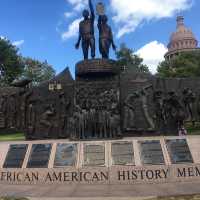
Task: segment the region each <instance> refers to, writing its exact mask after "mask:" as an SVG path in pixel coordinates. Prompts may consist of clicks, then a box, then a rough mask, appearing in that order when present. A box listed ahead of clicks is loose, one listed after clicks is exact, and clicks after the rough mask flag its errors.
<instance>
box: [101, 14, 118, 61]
mask: <svg viewBox="0 0 200 200" xmlns="http://www.w3.org/2000/svg"><path fill="white" fill-rule="evenodd" d="M107 22H108V17H107V16H106V15H100V16H99V19H98V29H99V51H100V53H101V55H102V58H104V59H108V58H109V50H110V47H111V45H112V48H113V50H116V46H115V43H114V40H113V34H112V29H111V27H110V26H109V25H108V24H107Z"/></svg>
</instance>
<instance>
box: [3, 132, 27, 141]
mask: <svg viewBox="0 0 200 200" xmlns="http://www.w3.org/2000/svg"><path fill="white" fill-rule="evenodd" d="M19 140H25V137H24V134H23V133H14V134H0V142H4V141H19Z"/></svg>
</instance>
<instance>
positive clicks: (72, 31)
mask: <svg viewBox="0 0 200 200" xmlns="http://www.w3.org/2000/svg"><path fill="white" fill-rule="evenodd" d="M81 20H82V19H80V18H79V19H76V20H74V21H73V22H72V23H71V24H70V25H69V27H68V30H67V31H66V32H64V33H62V39H63V40H67V39H69V38H71V37H74V36H76V35H77V34H78V31H79V23H80V21H81Z"/></svg>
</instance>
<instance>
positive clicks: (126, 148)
mask: <svg viewBox="0 0 200 200" xmlns="http://www.w3.org/2000/svg"><path fill="white" fill-rule="evenodd" d="M111 151H112V164H113V165H134V152H133V143H131V142H117V143H113V144H112V147H111Z"/></svg>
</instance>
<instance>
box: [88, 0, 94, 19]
mask: <svg viewBox="0 0 200 200" xmlns="http://www.w3.org/2000/svg"><path fill="white" fill-rule="evenodd" d="M89 7H90V12H91V20H93V21H94V19H95V14H94V7H93V5H92V0H89Z"/></svg>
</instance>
